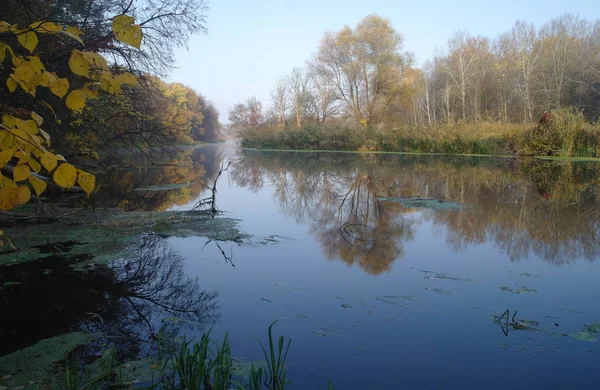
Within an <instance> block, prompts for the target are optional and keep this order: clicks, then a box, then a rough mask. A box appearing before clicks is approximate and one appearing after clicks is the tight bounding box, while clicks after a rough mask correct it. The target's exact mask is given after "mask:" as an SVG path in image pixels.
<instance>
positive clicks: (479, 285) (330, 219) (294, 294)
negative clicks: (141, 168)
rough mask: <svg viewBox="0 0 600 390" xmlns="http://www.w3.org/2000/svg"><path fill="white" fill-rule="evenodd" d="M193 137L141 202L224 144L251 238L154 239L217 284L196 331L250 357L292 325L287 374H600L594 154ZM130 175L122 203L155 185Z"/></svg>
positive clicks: (424, 378)
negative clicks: (252, 145) (321, 146)
mask: <svg viewBox="0 0 600 390" xmlns="http://www.w3.org/2000/svg"><path fill="white" fill-rule="evenodd" d="M198 150H199V151H196V152H194V153H193V154H192V157H191V158H192V159H193V160H195V162H196V163H198V162H199V161H201V162H202V164H192V165H191V167H192V168H186V169H187V170H188V171H186V173H185V174H182V173H181V169H180V170H179V171H177V173H173V172H170V173H169V172H163V173H161V174H153V175H150V178H149V179H148V177H149V176H148V175H146V176H144V178H145V179H144V180H145V181H143V183H144V184H146V185H149V184H164V183H165V182H171V183H173V182H174V180H173V179H174V178H178V180H179V181H181V180H184V179H186V180H190V178H191V180H192V182H193V183H196V184H194V185H195V187H194V185H193V186H192V188H191V189H190V188H186V189H174V190H172V191H171V193H170V194H169V195H168V196H166V195H161V197H160V199H159V200H157V199H155V198H152V199H151V202H150V204H151V205H152V206H148V207H147V209H159V210H165V209H173V210H185V209H190V208H191V207H192V206H193V205H194V203H195V202H196V201H197V200H198V199H200V198H204V197H206V196H208V195H209V193H208V191H207V190H206V189H205V187H204V186H205V185H210V184H211V181H212V179H213V178H214V175H215V174H216V171H217V170H218V165H219V163H221V162H223V161H232V165H231V166H230V168H229V170H228V171H226V172H224V174H223V176H222V177H221V178H220V180H219V182H218V191H217V206H218V208H219V209H220V210H222V211H223V214H222V215H223V216H225V217H232V218H236V219H239V229H240V230H241V231H243V232H245V233H248V234H250V235H251V236H252V237H251V238H249V239H245V240H244V242H243V243H232V242H217V243H218V244H219V245H218V246H217V245H216V244H215V242H214V241H213V242H209V243H208V244H207V241H208V240H207V239H205V238H202V237H187V238H164V239H163V240H162V241H161V243H160V245H162V246H163V247H164V248H163V249H162V250H164V251H171V252H169V253H171V255H172V256H176V257H178V258H180V259H181V261H182V264H183V266H182V267H183V268H182V269H183V272H184V274H185V277H190V278H196V277H197V278H198V286H199V287H200V288H201V289H202V290H206V291H207V292H216V293H217V294H218V296H217V297H210V299H213V300H212V302H213V303H215V305H214V307H212V306H211V308H210V309H211V311H212V312H211V315H210V316H207V317H206V318H204V319H203V320H205V321H206V324H207V325H206V326H204V327H203V328H201V329H196V330H187V331H186V332H187V334H188V336H199V335H200V334H201V332H202V330H206V329H207V327H208V326H211V325H212V326H213V335H214V336H215V337H217V338H222V337H223V335H224V334H225V332H228V334H229V337H230V339H232V340H233V351H234V355H236V356H238V357H240V358H243V359H247V360H255V361H256V360H261V359H262V352H261V350H260V346H259V344H258V340H261V341H263V342H264V341H265V338H266V331H267V328H268V326H269V325H270V324H271V323H272V322H273V321H275V320H277V323H276V325H275V326H274V333H275V335H284V336H285V337H286V338H290V339H291V340H292V342H291V348H290V352H289V355H288V361H287V370H288V377H289V378H290V380H291V385H290V387H289V388H291V389H319V388H322V389H324V388H327V383H328V381H329V380H331V381H332V383H333V384H334V385H335V387H336V389H388V388H389V389H392V388H393V389H398V388H402V389H405V388H429V389H437V388H502V389H506V388H567V387H569V388H571V387H593V386H596V384H597V383H599V382H600V370H598V369H597V368H598V364H599V363H600V347H599V346H598V343H597V339H600V299H599V297H600V283H599V282H598V281H599V280H600V262H599V261H597V260H598V258H599V257H600V237H599V236H600V230H599V228H600V164H598V163H592V162H552V161H529V160H523V161H521V160H515V159H506V158H490V157H461V156H432V155H431V156H429V155H386V154H356V153H333V152H332V153H317V152H266V151H253V150H239V149H237V148H236V147H235V146H234V145H232V144H224V145H216V146H213V145H211V146H206V147H203V148H200V149H198ZM200 170H201V172H199V171H200ZM186 175H187V176H186ZM136 177H137V176H136ZM157 178H159V179H157ZM132 180H133V179H131V180H129V181H127V180H124V182H126V183H129V184H128V185H129V188H128V189H123V188H122V187H120V189H119V190H116V189H115V188H112V189H111V191H112V192H111V194H112V195H111V196H113V198H114V202H115V203H117V202H120V203H121V206H123V207H124V208H127V207H130V206H131V205H137V206H136V207H138V208H140V207H142V206H140V205H142V204H144V203H143V202H146V201H147V199H145V200H144V199H142V200H140V199H139V198H138V197H134V198H133V199H129V200H128V201H127V202H125V203H123V199H125V198H126V195H127V194H128V193H130V192H131V189H132V188H130V187H131V186H132V184H131V182H132ZM148 180H150V182H148ZM134 181H135V180H134ZM199 181H202V184H201V185H199V184H198V183H199ZM175 182H177V180H175ZM135 186H139V183H135V185H134V186H133V187H135ZM107 198H110V196H108V195H107ZM146 204H148V202H147V203H146ZM131 207H132V206H131ZM205 244H206V245H205ZM46 266H47V265H46ZM61 283H62V282H61ZM34 296H35V294H30V295H28V297H29V298H28V299H34V300H35V299H36V298H35V297H34ZM206 298H208V297H206ZM48 310H52V308H50V309H48ZM88 311H89V312H93V310H91V309H90V310H88ZM214 321H216V322H215V323H214V324H212V322H214ZM8 326H9V325H4V330H6V327H8ZM56 331H58V330H56ZM44 336H45V337H47V336H49V335H44ZM0 337H2V336H1V335H0ZM40 337H41V336H40ZM34 341H35V340H30V341H28V342H27V343H25V344H26V345H27V344H30V343H32V342H34ZM26 345H22V346H26ZM13 349H14V348H13ZM142 349H143V348H142ZM5 352H9V351H5ZM135 353H140V349H139V348H138V349H136V350H135Z"/></svg>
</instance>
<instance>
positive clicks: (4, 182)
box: [0, 174, 17, 188]
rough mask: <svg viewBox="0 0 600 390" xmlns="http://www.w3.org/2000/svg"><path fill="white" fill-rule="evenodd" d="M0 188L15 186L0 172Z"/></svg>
mask: <svg viewBox="0 0 600 390" xmlns="http://www.w3.org/2000/svg"><path fill="white" fill-rule="evenodd" d="M0 188H17V185H16V184H15V182H14V181H12V180H10V179H9V178H8V177H6V176H4V175H2V174H0Z"/></svg>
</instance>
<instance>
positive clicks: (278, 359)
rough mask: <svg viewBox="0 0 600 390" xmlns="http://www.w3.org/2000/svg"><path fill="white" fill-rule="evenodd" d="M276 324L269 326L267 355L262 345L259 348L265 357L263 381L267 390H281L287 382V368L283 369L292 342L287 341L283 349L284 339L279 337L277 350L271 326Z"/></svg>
mask: <svg viewBox="0 0 600 390" xmlns="http://www.w3.org/2000/svg"><path fill="white" fill-rule="evenodd" d="M276 323H277V321H275V322H273V323H272V324H271V325H270V326H269V354H267V351H266V349H265V347H264V345H263V344H262V343H260V346H261V348H262V350H263V354H264V356H265V360H266V361H267V371H268V372H267V373H266V375H265V376H266V379H265V385H266V386H267V389H269V390H281V389H283V388H284V386H285V383H286V381H287V368H286V367H285V361H286V359H287V354H288V352H289V350H290V345H291V343H292V340H288V343H287V346H286V347H285V349H284V344H285V338H284V337H283V336H280V337H279V341H278V343H277V349H275V346H274V344H273V332H272V331H273V326H274V325H275V324H276Z"/></svg>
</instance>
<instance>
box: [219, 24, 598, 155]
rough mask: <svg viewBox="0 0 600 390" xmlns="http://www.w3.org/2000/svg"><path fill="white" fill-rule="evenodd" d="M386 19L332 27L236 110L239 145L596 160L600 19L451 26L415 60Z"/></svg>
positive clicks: (234, 122) (234, 118)
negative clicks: (440, 43)
mask: <svg viewBox="0 0 600 390" xmlns="http://www.w3.org/2000/svg"><path fill="white" fill-rule="evenodd" d="M403 45H404V36H403V35H402V34H401V33H400V32H397V31H396V30H395V29H394V28H393V27H392V22H391V20H389V19H386V18H382V17H380V16H378V15H369V16H366V17H365V18H364V19H363V20H362V21H360V22H359V23H358V24H357V25H356V26H355V27H350V26H346V27H344V28H343V29H341V30H340V31H337V32H327V33H325V34H324V35H323V38H322V39H321V41H320V42H319V44H318V47H317V49H316V52H315V53H314V55H313V56H312V58H310V59H309V61H307V65H306V67H304V68H295V69H292V70H291V72H290V73H289V74H287V75H283V76H282V77H281V78H280V79H279V80H278V81H277V82H276V83H275V85H274V86H273V89H272V92H271V98H270V102H268V103H267V104H265V106H264V108H263V102H261V101H260V100H258V99H257V98H256V97H250V98H248V99H247V100H246V101H245V102H243V103H239V104H236V105H235V106H233V107H232V108H231V109H230V111H229V121H230V128H231V129H232V130H233V131H234V132H235V133H236V134H237V135H238V137H239V138H241V140H242V146H244V147H248V148H261V149H282V150H347V151H382V152H412V153H453V154H477V155H513V156H514V155H525V156H555V157H579V158H583V157H585V158H597V157H600V125H598V118H599V117H600V56H599V54H600V22H599V21H590V20H586V19H583V18H580V17H576V16H572V15H568V14H565V15H562V16H560V17H557V18H555V19H552V20H550V21H548V22H547V23H546V24H544V25H543V26H541V27H540V28H536V27H535V26H534V25H533V24H531V23H527V22H522V21H518V22H516V23H515V24H514V26H513V27H512V28H511V29H510V30H508V31H506V32H504V33H501V34H499V36H497V37H495V38H488V37H482V36H476V37H475V36H471V35H469V34H468V33H467V32H464V31H461V32H457V33H455V34H454V35H453V36H452V37H450V39H449V40H448V41H447V42H446V44H445V46H444V48H443V50H441V51H440V52H439V53H438V54H437V55H436V56H435V57H434V58H432V59H431V60H429V61H426V62H424V63H423V64H422V65H421V66H416V65H415V61H414V56H413V54H412V53H410V52H407V51H405V50H404V48H403Z"/></svg>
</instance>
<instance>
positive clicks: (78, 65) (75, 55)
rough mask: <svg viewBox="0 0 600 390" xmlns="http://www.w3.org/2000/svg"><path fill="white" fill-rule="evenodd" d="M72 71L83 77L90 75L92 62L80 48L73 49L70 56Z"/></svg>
mask: <svg viewBox="0 0 600 390" xmlns="http://www.w3.org/2000/svg"><path fill="white" fill-rule="evenodd" d="M69 68H71V72H73V73H75V74H76V75H79V76H83V77H87V78H89V77H90V64H89V63H88V62H87V60H86V59H85V57H84V56H83V54H82V53H81V52H80V51H79V50H73V51H72V52H71V57H70V58H69Z"/></svg>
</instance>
